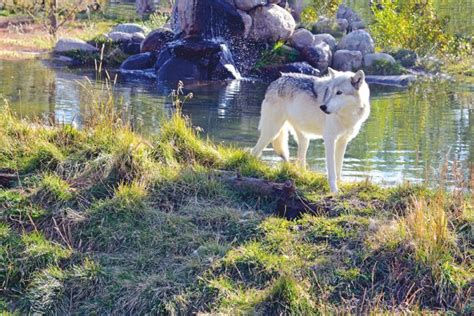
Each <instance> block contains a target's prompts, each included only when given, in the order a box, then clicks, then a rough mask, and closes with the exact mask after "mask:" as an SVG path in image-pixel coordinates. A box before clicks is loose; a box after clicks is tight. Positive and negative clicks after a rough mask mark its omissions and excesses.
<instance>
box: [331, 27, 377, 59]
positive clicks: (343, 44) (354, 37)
mask: <svg viewBox="0 0 474 316" xmlns="http://www.w3.org/2000/svg"><path fill="white" fill-rule="evenodd" d="M337 49H338V50H339V49H345V50H357V51H359V52H361V53H362V55H365V54H370V53H373V52H374V50H375V45H374V40H373V39H372V36H370V34H369V33H367V32H366V31H364V30H357V31H354V32H351V33H349V34H347V35H346V36H344V37H343V38H342V39H341V41H340V42H339V44H337Z"/></svg>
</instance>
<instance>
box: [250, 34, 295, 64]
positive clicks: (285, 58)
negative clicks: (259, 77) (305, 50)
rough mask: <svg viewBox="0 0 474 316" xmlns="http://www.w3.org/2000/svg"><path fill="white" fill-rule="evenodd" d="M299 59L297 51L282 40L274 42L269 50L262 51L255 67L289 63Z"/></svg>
mask: <svg viewBox="0 0 474 316" xmlns="http://www.w3.org/2000/svg"><path fill="white" fill-rule="evenodd" d="M298 59H299V52H298V51H297V50H296V49H293V48H291V47H289V46H287V45H285V42H284V41H278V42H276V43H275V44H274V45H273V47H272V49H271V50H266V51H265V52H263V54H262V56H261V57H260V59H259V60H258V61H257V63H256V64H255V68H256V69H258V68H262V67H265V66H269V65H281V64H285V63H291V62H294V61H297V60H298Z"/></svg>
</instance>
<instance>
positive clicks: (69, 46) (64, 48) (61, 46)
mask: <svg viewBox="0 0 474 316" xmlns="http://www.w3.org/2000/svg"><path fill="white" fill-rule="evenodd" d="M54 51H55V52H56V53H64V52H69V51H82V52H90V53H94V52H98V51H99V50H98V49H97V47H95V46H92V45H90V44H87V43H86V42H84V41H82V40H79V39H73V38H61V39H60V40H58V42H57V43H56V46H55V47H54Z"/></svg>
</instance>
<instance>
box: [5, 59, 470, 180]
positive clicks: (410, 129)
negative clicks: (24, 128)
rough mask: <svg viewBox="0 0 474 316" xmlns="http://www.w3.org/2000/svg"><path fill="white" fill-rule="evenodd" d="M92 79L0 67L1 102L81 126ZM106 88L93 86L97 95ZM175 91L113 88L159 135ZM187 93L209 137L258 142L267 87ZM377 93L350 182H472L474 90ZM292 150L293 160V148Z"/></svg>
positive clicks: (313, 162) (351, 158) (246, 83)
mask: <svg viewBox="0 0 474 316" xmlns="http://www.w3.org/2000/svg"><path fill="white" fill-rule="evenodd" d="M86 75H87V76H90V77H91V78H93V75H94V74H93V73H92V72H90V73H88V72H84V71H74V70H68V69H67V68H60V67H55V66H53V65H51V64H50V63H48V62H47V61H41V60H28V61H17V62H15V61H0V97H3V98H4V99H5V100H7V102H8V103H9V104H10V106H11V108H13V110H14V111H15V112H16V113H17V114H18V115H20V116H25V117H38V116H49V117H50V118H54V119H55V120H56V121H60V122H66V123H71V122H72V123H73V124H76V125H80V124H81V113H83V111H84V106H85V104H87V103H88V102H90V90H89V89H85V88H84V82H85V79H84V76H86ZM93 81H94V82H95V80H93ZM100 86H101V85H100V83H96V84H93V87H94V88H95V89H99V87H100ZM171 88H172V87H167V86H163V85H156V84H155V83H154V81H151V80H147V79H144V78H136V79H125V78H120V77H119V79H118V82H117V84H116V86H115V88H114V89H115V94H116V97H117V100H120V102H121V103H122V104H123V105H124V106H126V107H127V108H128V109H129V112H130V113H131V115H132V117H133V119H134V122H136V124H139V125H140V126H142V127H143V129H144V131H146V132H154V131H156V130H157V129H158V128H159V126H160V123H161V122H162V120H163V119H164V118H165V117H166V116H167V115H169V112H170V111H171V107H170V103H171V100H170V98H169V94H170V91H171ZM185 88H186V91H187V92H188V91H192V92H193V93H194V95H195V97H194V98H193V99H192V100H190V101H188V102H187V103H186V104H185V106H184V113H185V114H186V115H189V116H190V117H191V119H192V122H193V124H194V125H195V126H199V127H201V128H202V130H203V136H204V137H206V136H208V137H209V138H211V139H212V140H214V141H216V142H221V143H225V144H233V145H235V146H238V147H244V148H248V147H252V146H253V145H254V144H255V142H256V140H257V138H258V132H257V125H258V120H259V112H260V104H261V101H262V99H263V95H264V93H265V89H266V85H265V84H264V83H261V82H255V81H251V80H240V81H237V80H236V81H231V82H227V83H216V82H214V83H191V84H187V85H186V87H185ZM371 92H372V97H371V106H372V112H371V116H370V118H369V120H368V121H367V122H366V123H365V124H364V126H363V127H362V129H361V132H360V134H359V136H357V138H355V139H354V140H353V141H352V142H351V143H350V144H349V146H348V150H347V153H346V158H345V164H344V170H343V178H344V180H347V181H350V180H363V179H366V178H370V179H372V180H373V181H375V182H377V183H381V184H386V185H393V184H398V183H402V182H403V181H413V182H425V181H426V182H428V183H430V184H434V185H435V184H437V183H439V179H440V177H443V176H442V174H443V170H444V166H445V164H447V166H448V168H449V170H451V171H453V169H456V170H458V171H462V172H463V174H464V176H465V177H466V178H472V174H473V161H474V154H473V151H472V145H473V139H474V105H473V100H474V86H472V85H471V86H470V85H464V84H462V83H457V84H455V83H449V82H439V83H436V82H430V83H419V84H415V85H413V86H411V87H410V88H404V89H403V88H394V87H387V86H375V85H373V86H371ZM291 149H292V155H293V156H294V155H295V143H294V142H292V143H291ZM323 157H324V147H323V144H322V141H320V140H319V141H313V142H312V143H311V146H310V150H309V152H308V163H309V165H310V168H311V169H313V170H316V171H321V172H324V170H325V169H324V168H325V166H324V158H323ZM263 159H265V160H267V161H269V162H270V163H273V162H278V161H279V158H278V157H276V156H275V154H274V153H273V151H272V150H267V151H265V152H264V156H263ZM453 166H454V168H453Z"/></svg>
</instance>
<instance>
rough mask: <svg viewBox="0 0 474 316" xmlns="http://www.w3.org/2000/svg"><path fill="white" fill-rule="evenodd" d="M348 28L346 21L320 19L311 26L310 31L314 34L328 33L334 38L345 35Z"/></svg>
mask: <svg viewBox="0 0 474 316" xmlns="http://www.w3.org/2000/svg"><path fill="white" fill-rule="evenodd" d="M348 26H349V22H347V20H346V19H334V18H322V19H320V20H319V21H318V22H316V23H315V24H314V25H313V27H312V29H311V31H312V32H313V33H314V34H323V33H329V34H330V35H332V36H334V37H341V36H343V35H344V34H346V32H347V27H348Z"/></svg>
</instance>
